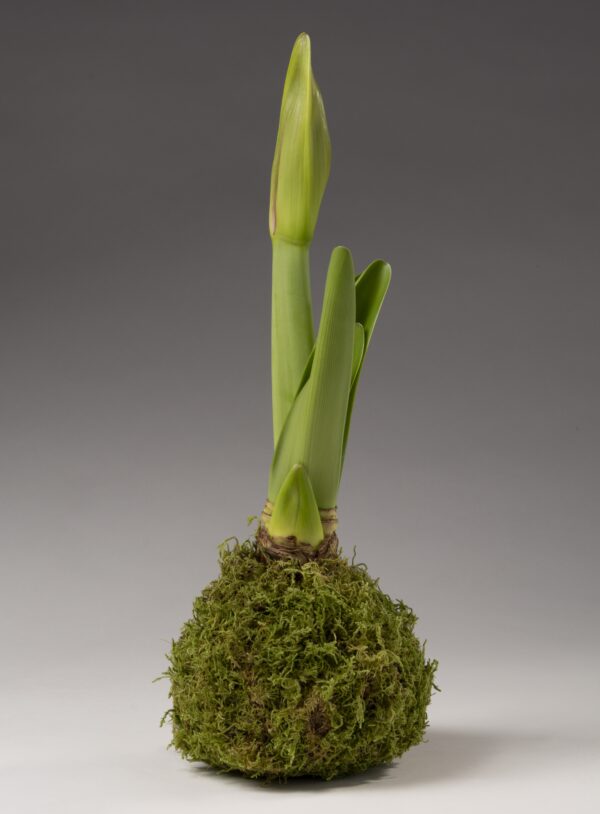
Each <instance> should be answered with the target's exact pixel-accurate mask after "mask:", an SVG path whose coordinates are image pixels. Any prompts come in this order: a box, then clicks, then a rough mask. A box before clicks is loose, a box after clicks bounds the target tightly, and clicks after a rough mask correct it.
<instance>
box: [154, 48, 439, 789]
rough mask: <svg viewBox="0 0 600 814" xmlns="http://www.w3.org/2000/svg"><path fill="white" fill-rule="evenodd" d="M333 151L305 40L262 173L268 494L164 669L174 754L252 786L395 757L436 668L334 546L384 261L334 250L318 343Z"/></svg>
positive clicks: (386, 601) (384, 280)
mask: <svg viewBox="0 0 600 814" xmlns="http://www.w3.org/2000/svg"><path fill="white" fill-rule="evenodd" d="M330 159H331V146H330V140H329V133H328V130H327V122H326V118H325V111H324V108H323V102H322V99H321V95H320V92H319V89H318V88H317V85H316V83H315V79H314V76H313V73H312V68H311V56H310V40H309V38H308V36H307V35H306V34H301V35H300V36H299V37H298V39H297V40H296V43H295V45H294V49H293V51H292V55H291V60H290V64H289V68H288V72H287V76H286V80H285V85H284V90H283V101H282V105H281V114H280V120H279V132H278V135H277V143H276V147H275V158H274V161H273V170H272V176H271V202H270V210H269V227H270V233H271V238H272V242H273V276H272V337H271V339H272V399H273V436H274V454H273V459H272V464H271V471H270V477H269V486H268V493H267V494H268V499H267V501H266V503H265V506H264V509H263V511H262V514H261V516H260V521H259V524H258V529H257V532H256V535H255V536H254V537H253V538H252V539H250V540H246V541H245V542H243V543H236V544H235V545H234V546H232V547H231V548H226V547H224V548H222V549H221V555H220V565H221V574H220V576H219V578H218V579H216V580H215V581H214V582H212V583H211V584H210V585H208V587H206V588H205V589H204V591H203V592H202V594H201V595H200V596H199V597H198V598H197V599H196V601H195V603H194V610H193V616H192V618H191V619H190V620H189V621H188V622H186V623H185V624H184V626H183V628H182V631H181V634H180V636H179V638H178V639H177V640H176V641H174V642H173V644H172V648H171V651H170V654H169V668H168V670H167V671H166V673H165V675H166V676H168V677H169V679H170V682H171V688H170V697H171V698H172V709H170V710H169V711H168V712H167V713H166V716H165V718H166V717H170V719H171V723H172V728H173V740H172V744H173V745H174V746H175V748H176V749H177V750H179V752H180V753H181V754H182V755H183V756H184V757H185V758H187V759H189V760H197V761H204V762H206V763H208V764H211V765H212V766H214V767H217V768H219V769H222V770H238V771H240V772H242V773H244V774H246V775H248V776H250V777H257V778H258V777H260V778H271V779H275V778H287V777H293V776H300V775H314V776H319V777H322V778H325V779H330V778H333V777H335V776H337V775H341V774H348V773H352V772H359V771H363V770H365V769H367V768H369V767H371V766H374V765H377V764H380V763H384V762H388V761H391V760H392V759H393V758H394V757H397V756H399V755H401V754H402V753H403V752H404V751H406V750H407V749H408V748H409V747H410V746H413V745H415V744H418V743H420V742H421V741H422V740H423V735H424V732H425V728H426V726H427V705H428V703H429V701H430V697H431V692H432V687H433V686H434V685H433V679H434V673H435V670H436V667H437V663H436V662H435V661H428V660H427V659H426V658H425V654H424V648H423V647H422V645H421V644H420V642H419V640H418V639H417V638H416V636H415V634H414V632H413V629H414V625H415V622H416V618H415V616H414V614H413V612H412V611H411V610H410V608H408V607H407V606H406V605H405V604H404V603H403V602H400V601H393V600H392V599H391V598H390V597H389V596H388V595H386V594H385V593H383V591H382V590H381V589H380V587H379V585H378V582H377V580H375V579H373V578H372V577H370V576H369V574H368V572H367V570H366V568H365V566H362V565H355V564H354V562H353V561H352V562H349V561H348V560H347V559H346V558H345V557H343V556H342V554H341V551H340V549H339V546H338V537H337V533H336V528H337V509H336V503H337V494H338V488H339V484H340V477H341V474H342V468H343V464H344V454H345V450H346V444H347V442H348V432H349V428H350V419H351V417H352V408H353V405H354V399H355V396H356V390H357V386H358V382H359V379H360V374H361V370H362V366H363V363H364V359H365V355H366V352H367V349H368V347H369V343H370V341H371V337H372V334H373V328H374V326H375V322H376V320H377V316H378V314H379V310H380V308H381V304H382V302H383V299H384V297H385V294H386V291H387V288H388V285H389V282H390V276H391V269H390V266H389V265H388V264H387V263H385V262H383V261H381V260H375V261H374V262H373V263H371V264H370V265H369V266H368V267H367V268H366V269H365V270H364V271H363V272H362V273H361V274H359V275H358V276H355V273H354V267H353V262H352V256H351V254H350V252H349V250H348V249H346V248H344V247H341V246H338V247H337V248H335V249H334V250H333V253H332V255H331V261H330V264H329V270H328V273H327V281H326V286H325V294H324V299H323V308H322V313H321V319H320V323H319V330H318V333H317V336H316V338H315V336H314V332H313V331H314V329H313V317H312V304H311V294H310V279H309V247H310V244H311V241H312V238H313V233H314V230H315V226H316V221H317V216H318V212H319V207H320V204H321V199H322V197H323V193H324V191H325V186H326V183H327V179H328V176H329V166H330ZM163 720H164V719H163Z"/></svg>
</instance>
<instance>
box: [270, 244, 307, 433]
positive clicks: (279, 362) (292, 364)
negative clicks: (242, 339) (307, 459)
mask: <svg viewBox="0 0 600 814" xmlns="http://www.w3.org/2000/svg"><path fill="white" fill-rule="evenodd" d="M308 253H309V247H308V245H302V246H300V245H296V244H294V243H288V242H287V241H285V240H283V239H281V238H273V289H272V292H273V295H272V314H271V375H272V393H273V439H274V444H275V445H276V444H277V440H278V438H279V434H280V433H281V429H282V427H283V425H284V423H285V419H286V417H287V414H288V412H289V410H290V407H291V406H292V402H293V401H294V398H295V396H296V393H297V390H298V385H299V384H300V380H301V378H302V374H303V372H304V368H305V365H306V361H307V359H308V357H309V355H310V353H311V351H312V348H313V345H314V325H313V316H312V301H311V295H310V275H309V261H308Z"/></svg>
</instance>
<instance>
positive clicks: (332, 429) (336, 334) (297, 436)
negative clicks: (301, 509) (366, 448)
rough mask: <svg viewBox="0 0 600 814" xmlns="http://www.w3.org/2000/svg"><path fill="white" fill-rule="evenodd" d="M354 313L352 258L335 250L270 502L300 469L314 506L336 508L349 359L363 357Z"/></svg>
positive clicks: (276, 458) (283, 435)
mask: <svg viewBox="0 0 600 814" xmlns="http://www.w3.org/2000/svg"><path fill="white" fill-rule="evenodd" d="M355 313H356V296H355V290H354V271H353V263H352V255H351V254H350V252H349V251H348V249H346V248H344V247H341V246H338V247H337V248H335V249H334V250H333V253H332V255H331V261H330V263H329V270H328V273H327V282H326V286H325V295H324V298H323V309H322V313H321V323H320V325H319V333H318V336H317V341H316V345H315V351H314V358H313V362H312V368H311V370H310V375H309V378H308V380H307V381H306V383H305V384H304V386H303V387H301V389H300V390H299V392H298V394H297V396H296V399H295V400H294V403H293V405H292V408H291V409H290V412H289V415H288V418H287V420H286V422H285V425H284V427H283V429H282V432H281V434H280V437H279V440H278V443H277V446H276V449H275V454H274V456H273V462H272V465H271V478H270V483H269V498H270V500H271V501H272V500H273V495H277V494H278V492H279V489H280V488H281V484H282V482H283V479H284V477H285V476H286V474H287V473H288V472H289V470H290V468H291V466H292V465H293V464H294V463H302V464H303V465H304V466H305V468H306V470H307V472H308V475H309V477H310V480H311V482H312V485H313V488H314V492H315V497H316V499H317V505H318V506H319V507H320V508H330V507H333V506H334V505H335V502H336V498H337V491H338V487H339V480H340V469H341V463H342V446H343V441H344V428H345V420H346V415H347V411H348V397H349V393H350V384H351V377H352V367H353V359H354V360H355V364H358V365H360V362H358V361H357V357H358V356H360V355H362V354H360V353H359V349H360V344H361V342H360V338H357V336H358V337H360V332H359V330H358V329H357V328H356V327H355V321H356V320H355ZM363 343H364V340H363Z"/></svg>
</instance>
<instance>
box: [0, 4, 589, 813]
mask: <svg viewBox="0 0 600 814" xmlns="http://www.w3.org/2000/svg"><path fill="white" fill-rule="evenodd" d="M302 30H306V31H308V32H309V33H310V34H311V36H312V41H313V64H314V68H315V73H316V76H317V80H318V82H319V84H320V87H321V90H322V92H323V96H324V101H325V106H326V109H327V113H328V120H329V125H330V131H331V137H332V143H333V164H332V175H331V179H330V183H329V187H328V190H327V192H326V197H325V201H324V204H323V207H322V212H321V217H320V221H319V226H318V232H317V237H316V239H315V242H314V247H313V251H312V259H313V290H314V294H315V301H316V303H317V307H316V309H315V312H316V313H317V314H318V303H319V302H320V298H321V294H322V287H323V281H324V272H325V268H326V264H327V259H328V255H329V252H330V251H331V248H332V247H333V246H334V245H336V244H339V243H343V244H346V245H348V246H349V247H350V248H351V249H352V251H353V252H354V256H355V261H356V264H357V267H359V268H360V267H362V266H364V265H365V264H366V263H367V262H369V261H370V260H371V259H372V258H374V257H377V256H381V257H384V258H385V259H387V260H389V262H390V263H391V265H392V268H393V272H394V276H393V280H392V286H391V289H390V292H389V296H388V299H387V300H386V303H385V305H384V309H383V312H382V315H381V320H380V322H379V324H378V326H377V330H376V333H375V338H374V342H373V344H372V346H371V349H370V352H369V358H368V360H367V364H366V366H365V371H364V374H363V378H362V381H361V388H360V392H359V396H358V400H357V405H356V409H355V413H354V421H353V432H352V436H351V440H350V445H349V451H348V456H347V463H346V471H345V475H344V480H343V486H342V490H341V493H340V497H339V508H340V515H341V527H340V536H341V540H342V545H343V546H344V549H345V550H346V551H347V552H348V553H352V550H353V548H354V546H356V551H357V556H358V558H359V559H360V560H362V561H366V562H367V563H368V565H369V568H370V571H371V573H372V574H373V575H378V576H380V577H381V585H382V587H383V588H384V590H386V591H387V592H388V593H390V594H393V595H394V596H398V597H402V598H404V599H405V601H407V602H408V603H409V604H410V605H411V606H413V607H414V608H415V610H416V612H417V614H418V615H419V617H420V622H419V627H418V632H419V634H420V636H421V637H422V638H425V639H427V649H428V652H429V654H430V655H431V656H433V657H436V658H438V659H439V660H440V670H439V675H438V680H439V683H440V684H441V687H442V690H443V692H442V693H441V694H439V695H436V697H435V698H434V700H433V702H432V706H431V712H430V718H431V729H430V736H429V737H430V743H429V744H428V745H426V746H422V747H419V748H418V749H416V750H413V751H412V752H411V753H409V754H408V755H407V756H406V757H405V758H403V759H402V761H400V762H398V763H396V764H394V766H393V767H392V768H391V769H387V770H385V771H382V772H380V773H379V774H375V775H373V774H371V775H369V777H367V778H366V779H363V780H361V781H358V780H357V781H355V782H357V783H359V785H358V786H356V787H354V788H350V781H348V782H346V783H343V782H341V781H340V782H339V783H337V784H333V785H330V786H328V787H327V789H328V791H327V792H325V791H323V792H322V793H323V794H324V795H327V807H328V809H329V810H332V805H333V804H334V802H335V801H336V800H338V801H339V804H340V806H342V805H343V807H344V810H346V811H349V810H354V809H353V808H352V806H353V805H359V806H360V807H364V805H365V804H366V803H367V800H368V801H372V800H373V797H370V798H365V797H364V796H363V797H360V796H359V797H356V793H357V791H359V790H361V789H362V786H361V785H360V783H367V782H368V785H369V790H370V793H372V794H374V793H380V794H382V795H384V796H385V800H383V799H382V800H381V801H380V803H379V804H380V805H382V806H383V807H384V808H385V807H386V806H387V805H388V804H389V805H390V806H394V807H395V806H397V805H404V804H406V805H412V804H413V803H414V804H417V803H418V804H419V805H420V806H421V809H422V810H425V811H428V810H430V809H429V807H431V810H433V809H434V808H436V809H439V805H440V804H441V801H443V803H444V805H445V806H446V810H449V811H452V810H454V808H453V805H456V806H457V810H461V811H471V810H473V811H481V810H482V808H481V805H482V804H483V801H487V806H488V807H487V809H486V810H491V809H490V807H489V806H491V805H498V806H499V808H498V810H502V807H503V806H504V805H508V804H509V803H510V806H511V810H516V811H520V810H526V808H527V807H531V805H534V806H537V805H539V806H542V805H543V806H545V809H546V810H554V809H553V806H554V805H556V806H557V810H559V809H560V808H561V807H564V804H565V801H567V800H568V801H570V804H574V802H573V801H574V799H575V798H576V799H577V800H578V802H577V805H576V808H577V810H578V811H580V812H584V811H588V810H589V811H592V810H597V806H598V788H597V786H596V785H595V783H596V781H597V768H598V754H599V753H598V741H597V739H596V732H597V727H598V724H599V723H600V721H599V717H600V716H599V703H598V700H597V689H598V668H599V666H600V664H599V660H598V622H599V608H598V601H597V582H598V574H599V566H600V556H599V545H598V538H599V535H598V528H599V527H600V508H599V506H600V500H599V497H600V491H599V486H600V483H599V481H600V478H599V463H598V462H599V460H600V431H599V422H598V416H599V414H600V383H599V376H598V374H599V362H598V350H599V347H600V320H599V319H598V300H599V295H600V283H599V279H598V275H599V269H600V263H599V260H600V248H599V237H598V234H599V232H598V223H599V215H600V193H599V189H600V159H599V149H598V145H599V144H600V111H599V107H598V98H599V91H600V56H599V47H598V43H599V41H600V13H599V6H598V5H597V4H595V3H591V2H590V3H586V2H562V3H559V2H545V3H536V2H502V3H500V2H494V3H488V2H453V3H444V2H397V3H392V2H389V3H381V2H369V3H357V2H344V3H338V2H327V3H314V2H302V3H301V4H300V3H288V2H281V1H280V2H259V3H248V2H246V3H241V2H239V3H233V2H220V3H201V2H162V3H158V2H143V3H142V2H139V3H133V2H118V3H117V2H103V3H100V2H98V3H92V2H88V3H85V2H84V3H81V2H78V3H75V2H73V3H66V2H52V3H29V2H25V3H18V4H17V3H14V4H13V3H3V4H2V5H1V6H0V60H1V66H0V83H1V85H2V90H1V100H2V101H1V106H0V116H1V123H0V139H1V144H2V148H1V151H0V162H1V175H0V177H1V179H2V180H1V192H0V205H1V209H2V211H1V213H0V215H1V220H0V222H1V224H2V228H1V233H2V241H1V248H0V253H1V254H0V257H1V269H0V272H1V300H0V308H1V323H0V354H1V382H2V387H1V392H0V399H1V403H0V406H1V411H2V412H1V425H0V430H1V459H0V501H1V517H0V522H1V529H0V532H1V547H2V548H1V566H0V583H1V584H0V603H1V606H2V607H1V608H0V635H1V642H2V669H1V670H0V691H1V692H2V696H3V697H2V702H1V703H0V725H1V728H2V732H3V735H4V736H5V737H4V744H3V746H2V748H1V749H0V768H1V771H2V783H0V785H2V787H3V788H4V792H0V794H5V795H6V794H8V798H9V803H10V805H9V806H8V807H7V809H6V810H10V811H11V812H13V811H30V810H31V811H40V810H42V809H43V810H45V811H54V810H56V811H60V812H62V813H64V812H69V811H71V810H73V811H78V812H79V811H82V810H86V811H127V812H131V811H137V810H138V807H139V810H140V811H141V810H144V811H145V812H149V811H154V810H157V811H158V810H165V808H166V807H168V808H169V810H170V811H178V810H182V811H183V810H186V811H187V810H188V809H189V810H190V811H192V810H194V811H196V810H197V804H198V802H199V801H200V800H202V801H205V800H208V799H211V800H213V801H214V802H218V801H219V800H220V799H221V798H220V795H223V794H225V795H229V797H228V798H227V799H233V797H232V795H234V794H235V793H238V792H240V793H242V794H243V795H245V796H244V797H243V798H242V797H240V800H242V801H243V804H244V805H245V806H246V808H247V810H253V809H252V806H253V805H256V806H257V807H259V808H260V810H262V811H265V810H270V808H269V806H273V810H275V808H276V807H277V808H278V809H279V808H280V807H281V805H282V804H284V805H286V806H287V807H288V810H292V811H293V810H296V808H295V807H294V806H296V805H298V806H299V808H298V810H300V808H302V809H303V810H304V809H305V807H306V805H307V800H306V798H305V796H304V795H305V794H306V793H310V794H311V795H314V797H313V798H311V799H314V803H312V804H313V805H320V804H321V802H322V801H323V800H324V799H325V798H324V797H322V796H321V797H320V796H319V793H320V792H319V789H322V788H323V787H322V785H321V786H318V784H317V785H316V786H315V785H314V784H307V785H294V784H292V787H291V788H292V790H294V791H295V792H296V795H294V794H292V795H290V796H289V797H288V798H287V799H286V800H285V801H284V800H282V799H281V798H280V797H279V795H278V794H277V793H276V792H274V791H271V792H268V791H265V790H260V791H257V787H256V786H255V785H252V784H248V783H246V782H244V781H240V780H234V779H232V778H221V777H216V776H215V775H214V774H212V773H211V772H209V771H207V770H204V771H201V770H196V771H193V770H192V769H190V768H189V767H188V766H187V765H186V764H184V763H182V762H180V761H179V759H178V758H177V757H176V756H175V755H174V754H172V753H165V752H164V747H165V745H166V743H167V741H168V738H169V733H168V731H167V730H165V729H163V730H160V729H158V718H159V717H160V715H161V713H162V711H164V709H166V707H167V705H168V702H167V699H166V693H167V689H168V688H167V687H166V685H165V682H162V683H158V684H151V683H150V681H151V679H152V678H153V677H154V676H156V675H158V674H159V673H160V672H161V671H162V670H163V669H164V668H165V666H166V662H165V659H164V653H165V651H166V650H167V649H168V646H169V642H170V639H171V638H172V637H173V636H176V635H177V633H178V630H179V627H180V625H181V623H182V622H183V621H184V620H185V619H186V618H187V617H188V616H189V614H190V610H191V603H192V600H193V598H194V596H196V595H197V594H198V593H199V592H200V590H201V589H202V587H203V586H204V585H205V584H206V583H207V582H208V581H209V580H210V579H212V578H214V577H215V576H216V574H217V550H216V546H217V544H218V543H219V542H220V541H221V540H222V539H223V538H224V537H227V536H229V535H232V534H234V535H240V536H243V535H244V534H245V533H246V524H245V518H246V515H249V514H255V513H257V512H259V511H260V508H261V506H262V502H263V500H264V496H265V489H266V479H267V473H268V466H269V461H270V454H271V418H270V375H269V358H270V357H269V354H270V351H269V317H270V302H269V297H270V241H269V237H268V230H267V207H268V189H269V174H270V164H271V160H272V154H273V148H274V144H275V134H276V127H277V120H278V110H279V102H280V95H281V89H282V84H283V78H284V75H285V69H286V65H287V60H288V57H289V52H290V49H291V46H292V44H293V41H294V38H295V36H296V35H297V34H298V33H299V32H300V31H302ZM592 767H595V771H596V775H595V777H596V780H594V775H592V774H591V769H592ZM370 781H373V782H370ZM318 792H319V793H318ZM350 792H352V795H353V796H352V797H350V796H349V794H350ZM269 795H271V796H269ZM573 795H575V798H574V796H573ZM352 801H354V802H352ZM594 801H595V802H594ZM240 804H242V803H240ZM369 804H370V802H369ZM588 805H589V809H588V808H587V807H586V806H588ZM152 806H155V807H156V808H153V807H152ZM177 806H179V808H177ZM520 806H522V808H521V807H520ZM257 810H258V809H257ZM537 810H541V808H538V809H537Z"/></svg>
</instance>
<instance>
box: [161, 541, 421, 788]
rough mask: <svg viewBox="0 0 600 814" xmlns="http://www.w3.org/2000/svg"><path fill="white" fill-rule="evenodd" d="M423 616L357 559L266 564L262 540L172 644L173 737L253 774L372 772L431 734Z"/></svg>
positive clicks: (246, 549)
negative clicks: (418, 633)
mask: <svg viewBox="0 0 600 814" xmlns="http://www.w3.org/2000/svg"><path fill="white" fill-rule="evenodd" d="M415 622H416V617H415V616H414V614H413V612H412V611H411V610H410V609H409V608H407V607H406V606H405V605H404V604H403V603H402V602H394V601H392V599H391V598H390V597H389V596H387V595H386V594H384V593H383V592H382V591H381V589H380V588H379V586H378V584H377V582H376V580H374V579H372V578H371V577H370V576H369V575H368V573H367V571H366V569H365V567H364V566H362V565H352V564H351V563H349V562H348V560H346V559H345V558H342V557H336V558H333V559H328V560H322V561H313V562H309V563H307V564H305V565H299V564H298V563H297V562H294V561H281V560H278V561H270V562H266V563H265V562H263V561H262V560H261V559H260V558H259V557H258V556H257V554H256V550H255V546H254V544H253V543H251V542H249V541H247V542H245V543H241V544H236V545H235V547H233V548H232V549H231V550H225V551H223V552H222V554H221V575H220V576H219V578H218V579H216V580H215V581H214V582H212V583H211V584H210V585H208V586H207V587H206V588H205V590H204V591H203V592H202V594H201V595H200V596H199V597H198V598H197V599H196V601H195V603H194V612H193V616H192V618H191V619H190V620H189V621H188V622H186V623H185V625H184V626H183V629H182V631H181V635H180V637H179V639H178V640H177V641H174V642H173V646H172V650H171V652H170V655H169V661H170V667H169V669H168V672H167V675H168V676H169V678H170V680H171V692H170V695H171V698H172V710H171V711H170V717H171V722H172V726H173V740H172V744H173V745H174V746H175V748H176V749H177V750H178V751H179V752H180V753H181V754H182V755H183V756H184V757H186V758H188V759H189V760H198V761H204V762H205V763H208V764H210V765H212V766H214V767H217V768H220V769H224V770H238V771H240V772H243V773H244V774H246V775H249V776H251V777H260V778H272V779H275V778H286V777H295V776H302V775H313V776H319V777H322V778H325V779H330V778H333V777H335V776H337V775H343V774H349V773H354V772H360V771H364V770H365V769H368V768H369V767H372V766H375V765H378V764H381V763H386V762H389V761H391V760H392V759H393V758H395V757H398V756H399V755H401V754H402V753H403V752H404V751H406V750H407V749H408V748H409V747H410V746H413V745H415V744H418V743H420V742H421V741H422V739H423V735H424V731H425V728H426V726H427V713H426V710H427V705H428V703H429V700H430V697H431V691H432V686H433V677H434V673H435V669H436V666H437V664H436V662H435V661H427V660H426V659H425V656H424V651H423V647H422V646H421V644H420V643H419V641H418V639H417V638H416V637H415V635H414V633H413V628H414V625H415Z"/></svg>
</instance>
